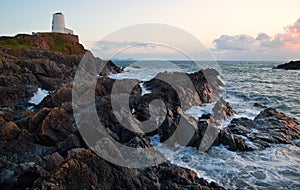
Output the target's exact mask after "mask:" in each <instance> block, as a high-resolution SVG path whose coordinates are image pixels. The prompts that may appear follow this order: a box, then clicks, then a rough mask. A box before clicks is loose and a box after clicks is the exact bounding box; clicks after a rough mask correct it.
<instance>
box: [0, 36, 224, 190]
mask: <svg viewBox="0 0 300 190" xmlns="http://www.w3.org/2000/svg"><path fill="white" fill-rule="evenodd" d="M86 53H87V54H89V56H90V58H91V59H93V61H94V62H95V64H102V63H106V62H104V61H102V60H100V59H99V58H95V57H94V56H93V55H92V54H91V53H90V52H88V51H87V50H85V49H84V48H83V46H82V45H81V44H79V42H78V37H77V36H74V35H66V34H56V33H40V34H35V35H17V36H15V37H0V97H1V99H0V155H1V156H0V189H26V188H37V189H203V188H208V189H213V188H216V189H222V187H220V186H218V185H217V184H216V183H214V182H211V183H208V182H207V181H205V180H204V179H203V178H199V177H197V175H196V173H195V172H193V171H191V170H189V169H184V168H181V167H178V166H175V165H172V164H170V163H164V164H160V165H158V166H155V167H149V168H144V169H128V168H123V167H120V166H116V165H113V164H111V163H109V162H107V161H105V160H103V159H102V158H100V157H98V156H97V155H96V154H95V153H93V152H92V151H90V150H88V147H87V146H86V144H85V143H84V141H83V139H82V138H81V136H80V134H79V132H78V129H77V128H76V125H75V121H74V118H73V116H72V114H73V111H72V82H73V78H74V75H75V72H76V69H77V67H78V64H79V63H80V61H81V58H82V57H83V56H84V55H85V54H86ZM119 72H122V70H121V69H120V68H118V67H116V66H115V65H114V64H113V63H112V62H108V63H107V64H106V66H105V67H104V69H103V71H102V72H101V73H100V75H101V76H102V78H101V80H100V81H98V83H99V84H97V86H96V89H95V94H96V96H97V97H98V98H99V99H98V100H97V106H99V108H98V111H100V110H101V109H102V111H103V113H106V112H108V110H109V109H106V107H109V102H107V103H106V100H108V99H109V94H110V90H109V89H111V87H112V85H113V80H112V79H109V78H107V77H106V75H107V74H109V73H119ZM37 88H43V89H47V90H51V91H53V93H51V94H50V95H49V96H48V97H46V98H45V99H44V101H43V102H41V103H40V104H39V105H37V106H35V110H34V111H30V110H28V109H27V107H28V106H30V104H29V103H27V101H28V99H29V98H30V97H31V96H32V95H33V94H34V92H35V91H36V90H37ZM137 90H138V91H141V89H137ZM79 95H82V94H79ZM100 114H102V113H100ZM107 114H109V113H107ZM105 121H107V125H108V127H113V126H111V125H112V122H113V121H112V120H109V119H108V120H105ZM74 126H75V127H74ZM118 135H119V136H120V139H126V140H124V143H125V144H126V145H130V146H132V147H136V148H141V147H143V148H147V147H150V144H149V140H148V139H146V138H145V137H143V136H135V135H134V134H131V133H126V132H124V133H122V134H121V133H120V134H118Z"/></svg>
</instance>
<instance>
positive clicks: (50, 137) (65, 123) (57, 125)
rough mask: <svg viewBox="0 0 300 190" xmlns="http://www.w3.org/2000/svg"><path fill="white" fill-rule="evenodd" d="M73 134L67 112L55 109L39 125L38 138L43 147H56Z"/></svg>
mask: <svg viewBox="0 0 300 190" xmlns="http://www.w3.org/2000/svg"><path fill="white" fill-rule="evenodd" d="M73 132H74V129H73V127H72V121H71V119H70V116H69V115H68V114H67V112H66V111H65V110H64V109H62V108H53V109H52V110H51V111H50V112H49V114H48V115H47V116H46V117H45V118H44V120H43V122H42V123H41V124H40V125H39V128H38V129H37V134H36V138H37V140H38V141H39V142H40V143H41V144H43V145H56V144H58V143H59V142H60V141H63V140H65V139H67V138H68V136H69V135H70V134H71V133H73Z"/></svg>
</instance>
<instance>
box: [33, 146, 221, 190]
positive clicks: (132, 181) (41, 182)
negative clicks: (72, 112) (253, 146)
mask: <svg viewBox="0 0 300 190" xmlns="http://www.w3.org/2000/svg"><path fill="white" fill-rule="evenodd" d="M78 179H80V180H78ZM34 187H35V188H54V189H84V188H87V187H88V188H91V189H158V188H159V189H187V188H189V189H202V188H205V187H206V188H207V189H210V188H219V189H223V188H222V187H220V186H218V185H217V184H215V183H213V182H212V183H208V182H207V181H205V180H203V179H200V178H198V177H197V175H196V173H195V172H192V171H191V170H189V169H184V168H180V167H178V166H175V165H171V164H170V163H165V164H161V165H159V166H154V167H149V168H144V169H129V168H123V167H120V166H116V165H113V164H110V163H108V162H107V161H104V160H103V159H101V158H99V157H98V156H96V155H95V154H93V153H92V152H91V151H89V150H85V149H75V150H72V151H70V152H69V154H68V158H67V159H66V160H65V161H64V162H63V163H61V164H60V167H58V168H57V169H56V170H55V171H54V172H52V173H50V174H49V175H48V176H46V177H41V178H39V179H38V180H37V181H35V184H34Z"/></svg>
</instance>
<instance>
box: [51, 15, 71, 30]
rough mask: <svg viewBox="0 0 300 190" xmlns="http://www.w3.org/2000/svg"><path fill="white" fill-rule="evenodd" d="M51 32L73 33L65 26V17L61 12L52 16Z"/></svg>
mask: <svg viewBox="0 0 300 190" xmlns="http://www.w3.org/2000/svg"><path fill="white" fill-rule="evenodd" d="M52 32H57V33H64V34H73V30H70V29H68V28H66V27H65V17H64V15H63V14H62V13H55V14H53V17H52Z"/></svg>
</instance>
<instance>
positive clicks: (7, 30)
mask: <svg viewBox="0 0 300 190" xmlns="http://www.w3.org/2000/svg"><path fill="white" fill-rule="evenodd" d="M299 7H300V1H299V0H278V1H274V0H243V1H241V0H226V1H221V0H186V1H183V0H152V1H143V0H119V1H116V0H111V1H104V0H97V1H96V0H95V1H79V0H64V1H61V0H51V1H38V0H27V1H18V0H9V1H1V6H0V35H1V36H3V35H15V34H18V33H31V32H32V31H35V32H37V31H50V29H51V16H52V14H53V13H55V12H63V13H64V14H65V17H66V18H65V19H66V24H67V27H68V28H71V29H73V30H74V31H75V33H76V34H77V35H79V36H80V41H81V43H83V44H84V45H85V47H86V48H88V49H97V51H100V50H101V51H102V54H101V55H104V54H105V53H106V52H108V51H112V50H113V48H115V47H117V46H118V47H125V46H128V45H129V46H130V45H131V46H132V45H134V44H135V43H140V42H138V41H122V40H119V41H110V42H107V44H99V43H98V42H99V40H101V39H103V38H104V37H105V36H107V35H109V34H111V33H112V32H114V31H117V30H118V29H120V28H123V27H127V26H131V25H136V24H143V23H161V24H167V25H171V26H174V27H177V28H179V29H182V30H184V31H186V32H187V33H189V34H191V35H193V36H195V37H196V38H197V39H198V40H199V41H201V42H202V43H203V44H204V46H206V47H207V49H208V50H209V51H210V52H211V53H212V54H213V55H214V56H215V57H216V59H223V60H224V59H226V60H282V61H287V60H291V59H300V20H299V18H300V11H299ZM175 38H176V37H174V39H175ZM182 43H183V44H182V46H184V45H187V46H188V45H190V44H184V43H185V42H182ZM149 51H151V52H152V53H157V54H159V53H161V54H164V55H167V54H169V56H171V57H172V53H173V52H172V51H168V50H167V49H166V48H157V47H155V46H154V45H149V44H148V45H143V46H139V48H138V49H136V50H135V51H131V52H130V54H128V55H126V56H127V57H130V55H132V54H133V53H134V52H136V54H140V57H141V58H142V57H143V55H144V54H145V53H147V52H149ZM126 56H125V57H126ZM175 58H176V56H175Z"/></svg>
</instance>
